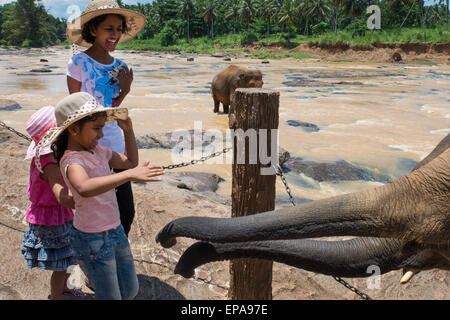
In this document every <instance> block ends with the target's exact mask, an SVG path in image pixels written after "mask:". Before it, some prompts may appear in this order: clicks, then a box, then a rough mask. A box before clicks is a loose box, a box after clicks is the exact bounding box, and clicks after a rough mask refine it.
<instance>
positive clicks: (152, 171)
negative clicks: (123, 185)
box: [128, 160, 166, 182]
mask: <svg viewBox="0 0 450 320" xmlns="http://www.w3.org/2000/svg"><path fill="white" fill-rule="evenodd" d="M128 171H129V174H130V179H131V181H134V182H150V181H161V178H154V177H157V176H160V175H163V174H165V173H166V172H165V171H164V169H163V168H162V167H160V166H151V165H150V161H149V160H147V161H145V163H144V164H143V165H139V166H137V167H136V168H134V169H129V170H128Z"/></svg>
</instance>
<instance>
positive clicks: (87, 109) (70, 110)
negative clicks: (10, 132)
mask: <svg viewBox="0 0 450 320" xmlns="http://www.w3.org/2000/svg"><path fill="white" fill-rule="evenodd" d="M98 112H105V113H106V121H105V123H109V122H112V121H115V120H117V119H122V120H126V119H127V118H128V109H127V108H105V107H104V106H102V105H101V104H99V103H98V102H97V100H96V99H95V98H94V97H93V96H91V95H90V94H89V93H87V92H76V93H73V94H71V95H69V96H67V97H65V98H64V99H62V100H61V101H59V102H58V104H57V105H56V106H55V117H56V127H53V128H52V129H50V130H48V131H47V133H46V134H45V135H44V136H43V137H42V138H41V139H40V141H39V143H38V145H37V147H36V156H35V158H34V161H35V164H36V167H37V168H38V169H39V171H40V172H42V168H41V164H40V161H39V157H40V156H41V155H42V153H41V150H42V149H43V148H44V147H46V146H49V145H51V144H52V143H53V142H55V141H56V139H57V138H58V137H59V135H60V134H61V133H63V132H64V130H66V129H67V128H68V127H70V126H71V125H72V124H74V123H75V122H77V121H78V120H80V119H82V118H84V117H87V116H90V115H93V114H95V113H98Z"/></svg>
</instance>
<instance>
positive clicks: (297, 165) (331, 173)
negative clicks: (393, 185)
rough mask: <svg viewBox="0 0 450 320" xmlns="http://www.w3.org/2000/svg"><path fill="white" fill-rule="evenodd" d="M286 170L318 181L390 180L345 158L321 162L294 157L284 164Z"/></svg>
mask: <svg viewBox="0 0 450 320" xmlns="http://www.w3.org/2000/svg"><path fill="white" fill-rule="evenodd" d="M283 168H284V169H287V170H286V171H288V172H289V171H294V172H296V173H303V174H304V175H306V176H308V177H310V178H312V179H314V180H316V181H318V182H323V181H357V180H363V181H379V182H384V183H385V182H389V181H390V178H389V177H387V176H383V175H375V174H372V173H371V172H369V171H368V170H366V169H363V168H359V167H357V166H354V165H352V164H351V163H349V162H347V161H345V160H338V161H335V162H330V163H319V162H314V161H309V160H303V159H302V158H298V157H294V158H291V159H289V160H288V161H287V162H286V163H285V164H284V165H283Z"/></svg>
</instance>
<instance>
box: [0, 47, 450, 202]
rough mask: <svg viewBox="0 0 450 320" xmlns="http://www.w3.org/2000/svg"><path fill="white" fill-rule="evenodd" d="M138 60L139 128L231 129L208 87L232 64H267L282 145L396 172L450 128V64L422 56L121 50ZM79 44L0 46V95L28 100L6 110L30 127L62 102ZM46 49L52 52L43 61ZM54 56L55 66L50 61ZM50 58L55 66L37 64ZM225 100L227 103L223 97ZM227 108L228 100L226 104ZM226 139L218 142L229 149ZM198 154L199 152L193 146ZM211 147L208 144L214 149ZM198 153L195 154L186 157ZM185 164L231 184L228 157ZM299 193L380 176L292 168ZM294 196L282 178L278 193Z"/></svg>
mask: <svg viewBox="0 0 450 320" xmlns="http://www.w3.org/2000/svg"><path fill="white" fill-rule="evenodd" d="M114 55H115V56H116V57H118V58H121V59H123V60H124V61H126V62H127V63H128V65H129V66H130V67H132V68H133V70H134V82H133V85H132V90H131V93H130V94H129V95H128V96H127V98H126V99H125V101H124V103H123V105H122V106H125V107H128V108H129V110H130V116H131V117H132V119H133V123H134V128H135V132H136V136H142V135H145V134H150V133H152V132H173V131H175V130H178V129H185V130H189V129H193V128H194V126H197V128H198V126H200V127H201V129H203V130H212V129H214V130H219V131H221V132H222V133H224V134H225V133H226V130H227V129H228V117H227V115H224V114H222V113H221V114H215V113H213V112H212V109H213V101H212V98H211V94H210V91H209V87H210V83H211V80H212V78H213V77H214V75H215V74H216V73H218V72H219V71H221V70H223V69H225V68H226V67H227V66H228V65H230V64H237V65H240V66H246V67H248V68H250V69H255V68H257V69H259V70H261V72H262V73H263V80H264V88H269V89H273V90H276V91H279V92H280V109H279V112H280V125H279V143H280V146H281V147H282V148H284V149H286V150H287V151H289V153H290V155H291V157H302V158H303V159H307V160H313V161H316V162H329V161H336V160H345V161H347V162H349V163H351V164H354V165H356V166H358V167H361V168H365V169H367V170H369V171H370V172H373V173H377V174H383V175H386V176H388V177H390V179H395V178H397V177H399V176H401V175H403V174H405V173H407V172H408V171H410V170H411V169H412V167H413V166H414V164H415V163H417V162H418V161H420V160H421V159H423V158H424V157H425V156H426V155H427V154H428V153H429V152H430V151H432V150H433V148H434V147H435V146H436V144H437V143H438V142H439V141H440V140H441V139H442V138H444V137H445V135H447V134H448V133H450V65H436V66H422V65H408V64H388V63H385V64H382V63H361V62H323V61H319V60H316V59H310V60H294V59H282V60H270V63H269V64H262V63H261V62H262V61H261V60H260V59H252V58H238V59H232V61H231V62H230V61H224V59H223V58H220V57H211V56H208V55H204V56H203V55H195V56H193V57H194V61H187V57H190V56H191V55H189V54H186V55H183V54H163V53H161V54H158V53H152V52H143V53H134V52H131V51H116V52H115V53H114ZM70 56H71V52H70V50H66V49H63V48H59V47H52V48H49V49H45V50H38V49H32V50H20V51H19V50H6V49H0V69H1V71H2V77H1V78H0V99H11V100H14V101H16V102H17V103H19V104H20V105H21V106H22V109H19V110H15V111H0V120H2V121H4V122H5V123H6V124H8V125H9V126H12V127H14V128H16V129H17V130H19V131H22V132H25V124H26V121H27V119H28V118H29V116H30V115H31V114H32V113H33V112H35V111H36V110H37V109H39V108H41V107H42V106H45V105H55V104H56V103H57V102H58V101H59V100H60V99H61V98H62V97H64V96H65V95H66V94H67V86H66V76H65V72H66V65H67V62H68V60H69V58H70ZM40 59H47V60H48V62H40ZM45 65H46V66H45ZM39 67H47V68H50V69H51V70H52V72H50V73H31V72H29V71H30V70H31V69H34V68H39ZM221 108H222V106H221ZM221 110H222V109H221ZM288 120H296V121H299V122H307V123H311V124H315V125H316V126H317V127H318V128H319V130H318V131H316V132H311V130H305V129H302V128H301V127H294V126H291V125H288ZM224 146H225V145H222V144H221V143H219V144H218V145H216V147H217V150H221V148H222V147H224ZM194 155H198V152H197V153H192V156H194ZM205 155H206V154H205ZM140 156H141V160H146V159H150V160H151V162H152V163H155V164H161V165H168V164H173V161H175V160H180V159H179V157H178V158H175V157H174V154H173V153H172V151H171V150H170V149H149V150H140ZM182 160H189V159H186V158H184V159H182ZM176 170H190V171H203V172H211V173H216V174H218V175H219V176H220V177H222V178H223V179H225V181H224V182H221V183H220V187H219V190H218V192H219V193H221V194H224V195H226V194H230V191H231V165H230V164H229V162H227V161H225V158H219V160H218V159H215V160H211V161H209V162H206V163H204V164H199V165H196V166H190V167H186V168H182V169H176ZM287 179H288V182H290V184H291V188H292V189H293V193H294V194H295V196H296V197H298V198H307V199H313V200H315V199H320V198H324V197H329V196H333V195H337V194H341V193H345V192H352V191H355V190H362V189H365V188H370V187H372V186H376V185H380V184H381V182H376V181H352V182H349V181H341V182H320V183H319V182H317V181H311V179H309V181H307V183H304V182H305V180H308V178H307V177H304V176H301V175H300V176H299V174H298V173H293V172H289V173H287ZM278 197H279V199H282V201H284V200H283V199H285V198H286V193H285V191H284V187H283V185H282V183H281V182H280V181H278V182H277V199H278Z"/></svg>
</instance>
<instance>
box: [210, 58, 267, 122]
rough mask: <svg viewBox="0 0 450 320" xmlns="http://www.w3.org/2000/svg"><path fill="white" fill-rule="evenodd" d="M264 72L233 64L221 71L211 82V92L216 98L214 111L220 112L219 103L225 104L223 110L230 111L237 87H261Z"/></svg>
mask: <svg viewBox="0 0 450 320" xmlns="http://www.w3.org/2000/svg"><path fill="white" fill-rule="evenodd" d="M263 83H264V82H263V81H262V73H261V71H259V70H249V69H247V68H243V67H238V66H235V65H231V66H229V67H228V68H226V69H225V70H223V71H221V72H219V73H218V74H217V75H216V76H215V77H214V79H213V81H212V84H211V94H212V97H213V99H214V112H219V104H220V102H222V104H223V112H224V113H228V112H229V106H230V104H231V101H232V100H233V96H234V91H235V90H236V88H261V87H262V85H263Z"/></svg>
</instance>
